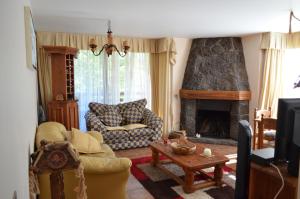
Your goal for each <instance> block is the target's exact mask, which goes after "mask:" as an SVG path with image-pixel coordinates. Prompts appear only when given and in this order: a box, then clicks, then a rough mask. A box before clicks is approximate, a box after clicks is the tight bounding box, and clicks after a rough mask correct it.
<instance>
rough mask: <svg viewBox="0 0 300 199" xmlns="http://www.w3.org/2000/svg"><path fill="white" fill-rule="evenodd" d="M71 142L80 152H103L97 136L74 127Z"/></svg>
mask: <svg viewBox="0 0 300 199" xmlns="http://www.w3.org/2000/svg"><path fill="white" fill-rule="evenodd" d="M71 134H72V138H71V143H72V145H73V147H74V148H75V149H76V150H77V151H78V152H79V153H100V152H102V150H101V146H100V143H99V142H98V140H97V139H96V138H94V137H93V136H91V135H90V134H88V133H83V132H81V131H80V130H78V129H74V128H72V133H71Z"/></svg>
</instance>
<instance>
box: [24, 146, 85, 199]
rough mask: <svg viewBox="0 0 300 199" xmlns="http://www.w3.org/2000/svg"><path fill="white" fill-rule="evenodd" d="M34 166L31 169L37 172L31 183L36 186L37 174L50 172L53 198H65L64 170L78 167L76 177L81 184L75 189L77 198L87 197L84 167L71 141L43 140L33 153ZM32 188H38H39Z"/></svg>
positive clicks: (83, 198)
mask: <svg viewBox="0 0 300 199" xmlns="http://www.w3.org/2000/svg"><path fill="white" fill-rule="evenodd" d="M31 158H32V162H33V164H32V166H31V167H30V170H31V171H33V173H34V174H35V175H34V176H33V177H32V176H31V184H33V185H35V186H33V187H36V184H37V183H36V179H37V178H36V175H38V174H42V173H50V185H51V198H52V199H64V198H65V194H64V177H63V171H67V170H74V169H76V170H77V171H76V177H77V178H79V179H80V180H79V185H78V186H77V187H76V188H75V189H74V190H75V192H77V199H86V198H87V195H86V185H85V178H84V174H83V167H82V165H81V163H80V160H79V154H78V153H77V152H76V151H75V150H74V149H73V148H72V147H71V145H70V143H69V142H47V141H45V140H42V141H41V147H40V148H39V150H38V151H36V152H35V153H33V154H32V155H31ZM32 190H38V189H37V188H35V189H32Z"/></svg>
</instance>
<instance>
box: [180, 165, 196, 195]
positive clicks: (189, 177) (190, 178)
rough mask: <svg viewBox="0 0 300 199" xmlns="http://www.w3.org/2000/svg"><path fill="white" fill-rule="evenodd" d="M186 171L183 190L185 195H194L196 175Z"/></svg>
mask: <svg viewBox="0 0 300 199" xmlns="http://www.w3.org/2000/svg"><path fill="white" fill-rule="evenodd" d="M184 171H185V176H184V185H183V190H184V192H185V193H192V192H194V189H193V184H194V178H195V174H194V172H193V171H190V170H188V169H186V170H184Z"/></svg>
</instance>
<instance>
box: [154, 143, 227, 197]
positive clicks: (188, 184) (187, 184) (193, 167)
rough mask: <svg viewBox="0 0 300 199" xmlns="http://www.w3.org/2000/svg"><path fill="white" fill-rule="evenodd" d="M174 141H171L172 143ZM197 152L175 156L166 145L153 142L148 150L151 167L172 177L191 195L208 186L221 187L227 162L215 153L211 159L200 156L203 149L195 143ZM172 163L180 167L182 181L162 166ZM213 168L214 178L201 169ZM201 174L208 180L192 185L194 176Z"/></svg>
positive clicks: (223, 157)
mask: <svg viewBox="0 0 300 199" xmlns="http://www.w3.org/2000/svg"><path fill="white" fill-rule="evenodd" d="M173 141H175V140H171V142H173ZM196 145H197V150H196V152H195V153H194V154H192V155H176V154H174V153H173V152H172V149H171V147H170V146H169V145H168V144H164V143H162V142H153V143H151V144H150V148H151V150H152V165H153V166H155V167H157V168H159V169H160V170H161V171H163V172H164V173H166V174H167V175H169V176H170V177H172V178H173V179H174V180H175V181H177V182H178V183H179V184H180V185H182V188H183V190H184V192H186V193H192V192H194V191H195V190H197V189H202V188H205V187H209V186H214V185H216V186H221V185H222V177H223V169H222V167H223V166H225V163H226V162H228V161H229V159H228V158H226V157H225V156H223V155H219V154H217V153H216V152H214V151H212V153H213V156H212V157H204V156H201V155H200V154H201V153H202V152H203V149H204V147H203V146H202V145H201V143H197V144H196ZM159 154H162V155H164V156H165V157H167V158H168V160H166V161H160V160H159ZM170 162H172V163H174V164H176V165H178V166H180V167H181V168H182V169H183V171H184V172H185V177H184V180H182V179H181V178H179V177H178V176H176V175H175V174H173V173H172V172H171V171H169V170H168V169H166V168H165V167H164V166H163V165H162V164H164V163H170ZM209 167H215V169H214V176H213V177H211V176H209V175H208V174H207V173H205V172H204V171H202V169H205V168H209ZM198 173H201V174H203V175H205V176H207V177H208V180H206V181H205V182H202V183H196V184H195V183H194V177H195V174H198Z"/></svg>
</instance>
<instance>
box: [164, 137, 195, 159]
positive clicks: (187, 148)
mask: <svg viewBox="0 0 300 199" xmlns="http://www.w3.org/2000/svg"><path fill="white" fill-rule="evenodd" d="M170 146H171V148H172V150H173V152H174V153H175V154H178V155H189V154H193V153H195V151H196V145H195V144H193V143H191V142H189V141H187V139H186V137H185V136H183V135H181V136H180V138H179V139H178V140H176V141H175V142H172V143H171V144H170Z"/></svg>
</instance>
